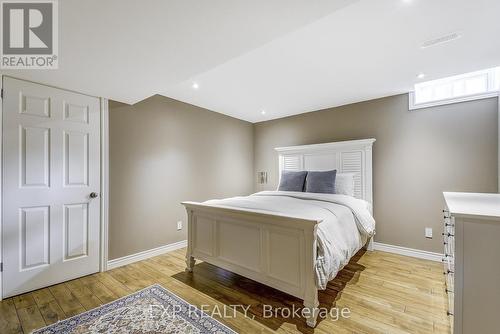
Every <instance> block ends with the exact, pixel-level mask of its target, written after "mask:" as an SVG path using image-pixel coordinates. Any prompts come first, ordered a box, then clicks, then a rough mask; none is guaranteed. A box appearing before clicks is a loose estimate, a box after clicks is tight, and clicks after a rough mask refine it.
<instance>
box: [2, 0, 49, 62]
mask: <svg viewBox="0 0 500 334" xmlns="http://www.w3.org/2000/svg"><path fill="white" fill-rule="evenodd" d="M52 9H53V3H52V2H17V1H3V2H2V41H3V45H2V46H3V54H15V55H19V54H23V55H33V54H37V55H43V54H52V53H53V19H54V18H53V10H52Z"/></svg>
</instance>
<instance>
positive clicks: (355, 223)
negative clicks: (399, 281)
mask: <svg viewBox="0 0 500 334" xmlns="http://www.w3.org/2000/svg"><path fill="white" fill-rule="evenodd" d="M205 203H206V204H212V205H223V206H229V207H235V208H245V209H252V210H261V211H268V212H276V213H281V214H287V215H293V216H297V217H302V218H309V219H311V218H312V219H317V220H322V222H321V223H319V225H318V229H317V234H318V235H317V240H318V250H317V259H316V267H315V270H316V285H317V287H318V289H322V290H324V289H326V285H327V283H328V281H330V280H332V279H333V278H334V277H335V276H336V275H337V273H338V272H339V271H340V270H341V269H342V268H343V267H344V266H345V265H346V264H347V263H348V262H349V260H350V258H351V257H352V256H353V255H354V254H356V253H357V252H358V251H359V250H360V249H361V248H362V247H363V246H364V244H365V243H366V241H367V240H368V238H369V237H371V236H372V235H373V234H374V233H375V220H374V219H373V217H372V215H371V214H370V211H369V207H370V206H369V203H368V202H366V201H363V200H360V199H356V198H354V197H351V196H346V195H337V194H317V193H305V192H290V191H262V192H259V193H256V194H253V195H251V196H245V197H232V198H226V199H221V200H211V201H207V202H205Z"/></svg>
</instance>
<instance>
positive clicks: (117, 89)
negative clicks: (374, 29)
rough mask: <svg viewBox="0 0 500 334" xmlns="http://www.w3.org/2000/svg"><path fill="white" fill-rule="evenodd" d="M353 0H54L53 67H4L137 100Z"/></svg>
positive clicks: (77, 88) (31, 76) (69, 86)
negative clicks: (56, 53)
mask: <svg viewBox="0 0 500 334" xmlns="http://www.w3.org/2000/svg"><path fill="white" fill-rule="evenodd" d="M353 2H354V0H315V1H314V4H313V5H311V1H308V0H273V1H266V0H251V1H248V0H141V1H139V0H106V1H104V0H85V1H81V0H64V1H59V36H60V42H59V48H60V52H59V69H58V70H43V71H42V70H30V71H27V70H16V71H3V73H5V74H9V75H12V76H15V77H19V78H24V79H29V80H32V81H37V82H42V83H46V84H50V85H53V86H58V87H63V88H67V89H71V90H75V91H80V92H83V93H87V94H91V95H96V96H103V97H107V98H111V99H113V100H117V101H120V102H125V103H129V104H131V103H136V102H139V101H140V100H143V99H145V98H147V97H149V96H151V95H154V94H158V93H160V92H162V91H164V90H165V89H166V88H168V87H170V86H172V85H174V86H175V85H178V84H180V83H182V82H183V81H185V80H187V79H188V78H190V77H193V76H196V75H198V74H199V73H203V72H206V71H208V70H210V69H212V68H214V67H216V66H218V65H221V64H223V63H224V62H227V61H228V60H230V59H232V58H234V57H237V56H240V55H242V54H244V53H247V52H249V51H251V50H253V49H255V48H257V47H259V46H261V45H263V44H265V43H268V42H270V41H271V40H273V39H276V38H278V37H280V36H282V35H284V34H287V33H289V32H291V31H293V30H296V29H298V28H300V27H302V26H303V25H305V24H308V23H310V22H313V21H315V20H317V19H319V18H321V17H323V16H326V15H328V14H330V13H331V12H333V11H335V10H336V9H338V8H340V7H342V6H345V5H348V4H350V3H353Z"/></svg>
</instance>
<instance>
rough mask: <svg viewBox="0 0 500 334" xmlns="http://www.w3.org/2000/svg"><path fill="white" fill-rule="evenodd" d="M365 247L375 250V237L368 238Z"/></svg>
mask: <svg viewBox="0 0 500 334" xmlns="http://www.w3.org/2000/svg"><path fill="white" fill-rule="evenodd" d="M365 249H366V250H367V251H369V252H372V251H373V250H374V245H373V237H371V238H370V239H368V242H367V243H366V245H365Z"/></svg>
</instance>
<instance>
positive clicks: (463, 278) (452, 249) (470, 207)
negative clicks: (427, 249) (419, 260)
mask: <svg viewBox="0 0 500 334" xmlns="http://www.w3.org/2000/svg"><path fill="white" fill-rule="evenodd" d="M444 198H445V201H446V209H445V210H444V232H443V239H444V258H443V262H444V275H445V278H446V291H447V294H448V314H449V317H450V322H451V326H452V333H454V334H476V333H478V334H479V333H485V334H489V333H500V194H475V193H451V192H446V193H444Z"/></svg>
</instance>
